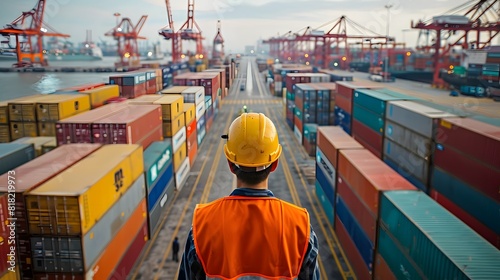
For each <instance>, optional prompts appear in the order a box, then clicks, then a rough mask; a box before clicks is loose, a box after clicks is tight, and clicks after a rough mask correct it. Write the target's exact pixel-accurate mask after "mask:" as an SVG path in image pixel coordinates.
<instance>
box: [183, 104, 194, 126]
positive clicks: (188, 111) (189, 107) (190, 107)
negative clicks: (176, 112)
mask: <svg viewBox="0 0 500 280" xmlns="http://www.w3.org/2000/svg"><path fill="white" fill-rule="evenodd" d="M194 118H196V106H195V105H194V103H184V124H185V125H188V124H190V123H191V122H192V121H193V120H194Z"/></svg>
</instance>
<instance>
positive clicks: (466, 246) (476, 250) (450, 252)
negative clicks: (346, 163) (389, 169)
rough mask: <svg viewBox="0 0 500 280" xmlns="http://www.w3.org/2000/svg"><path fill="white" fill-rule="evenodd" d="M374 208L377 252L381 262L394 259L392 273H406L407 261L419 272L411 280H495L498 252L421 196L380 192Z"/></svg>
mask: <svg viewBox="0 0 500 280" xmlns="http://www.w3.org/2000/svg"><path fill="white" fill-rule="evenodd" d="M380 206H381V209H380V228H379V240H378V241H379V243H378V250H379V252H380V254H381V255H382V256H383V257H384V259H385V260H388V259H391V257H390V255H395V256H398V255H399V256H400V257H399V258H398V259H399V260H397V259H396V258H394V260H396V261H394V260H393V261H390V263H389V261H388V265H389V266H390V267H391V270H392V272H393V273H395V274H398V273H399V274H400V273H401V271H400V270H402V267H404V269H405V270H406V271H407V272H408V273H410V272H411V271H412V270H411V269H409V267H407V266H404V265H403V263H406V260H407V261H408V262H407V263H411V264H413V266H414V267H413V269H414V271H415V272H417V271H418V273H419V274H421V275H411V279H417V278H425V279H500V265H499V264H500V251H499V250H498V249H496V248H495V247H493V245H491V244H490V243H488V242H487V241H486V240H484V239H483V238H482V237H481V236H479V235H478V234H477V233H476V232H475V231H473V230H472V229H471V228H469V227H468V226H467V225H465V224H464V223H463V222H462V221H460V220H459V219H458V218H456V217H455V216H454V215H452V214H451V213H450V212H448V211H447V210H446V209H444V208H443V207H442V206H441V205H439V204H438V203H437V202H435V201H434V200H432V199H431V198H430V197H429V196H427V195H426V194H425V193H423V192H415V191H397V192H396V191H390V192H385V193H384V194H383V196H382V198H381V202H380ZM384 230H385V232H384ZM384 234H387V236H384ZM387 238H390V239H391V240H392V241H393V242H394V244H395V245H396V246H392V247H393V248H392V250H394V251H391V252H387V251H386V250H388V249H389V248H390V246H389V247H384V245H383V244H388V241H387ZM397 251H399V252H397ZM403 257H404V258H405V259H406V260H402V258H403ZM398 263H399V264H398ZM415 272H411V273H415ZM411 273H410V274H411ZM405 274H406V273H405ZM396 276H397V275H396ZM401 276H403V275H401ZM401 278H405V279H406V278H407V277H406V276H405V277H401ZM408 279H409V278H408Z"/></svg>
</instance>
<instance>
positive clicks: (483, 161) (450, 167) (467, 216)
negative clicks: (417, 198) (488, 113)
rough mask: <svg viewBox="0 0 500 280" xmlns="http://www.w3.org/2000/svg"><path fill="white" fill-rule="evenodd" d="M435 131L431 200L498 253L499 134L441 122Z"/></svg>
mask: <svg viewBox="0 0 500 280" xmlns="http://www.w3.org/2000/svg"><path fill="white" fill-rule="evenodd" d="M438 131H439V135H438V137H437V139H436V142H437V143H436V146H435V150H434V166H433V167H432V177H431V192H430V195H431V197H432V198H434V199H435V200H436V201H437V202H439V203H440V204H441V205H443V206H444V207H445V208H446V209H448V210H449V211H450V212H452V213H453V214H455V215H456V216H457V217H458V218H459V219H461V220H462V221H464V222H465V223H466V224H467V225H469V226H470V227H471V228H472V229H474V230H475V231H476V232H477V233H479V234H480V235H481V236H483V237H484V238H485V239H486V240H488V241H489V242H490V243H492V244H493V246H495V247H497V248H499V249H500V192H499V191H498V190H499V187H498V186H500V161H499V159H500V130H499V129H498V127H496V126H493V125H489V124H486V123H482V122H479V121H476V120H472V119H468V118H463V119H462V118H445V119H442V120H441V121H440V122H439V128H438Z"/></svg>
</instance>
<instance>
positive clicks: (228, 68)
mask: <svg viewBox="0 0 500 280" xmlns="http://www.w3.org/2000/svg"><path fill="white" fill-rule="evenodd" d="M212 68H215V69H224V70H225V75H226V87H227V88H228V89H229V88H230V87H231V86H232V85H233V79H234V72H233V71H232V70H231V64H227V65H226V64H225V65H213V66H212ZM226 93H227V92H226Z"/></svg>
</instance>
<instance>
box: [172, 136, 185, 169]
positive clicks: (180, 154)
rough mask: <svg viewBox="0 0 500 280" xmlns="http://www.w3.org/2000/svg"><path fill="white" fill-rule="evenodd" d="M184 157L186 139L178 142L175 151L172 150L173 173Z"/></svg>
mask: <svg viewBox="0 0 500 280" xmlns="http://www.w3.org/2000/svg"><path fill="white" fill-rule="evenodd" d="M186 157H187V144H186V141H184V142H182V143H181V144H180V146H179V148H178V149H177V151H175V152H174V156H173V159H172V160H173V164H174V173H177V171H178V170H179V168H180V167H181V164H182V163H183V162H184V160H185V159H186Z"/></svg>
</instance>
